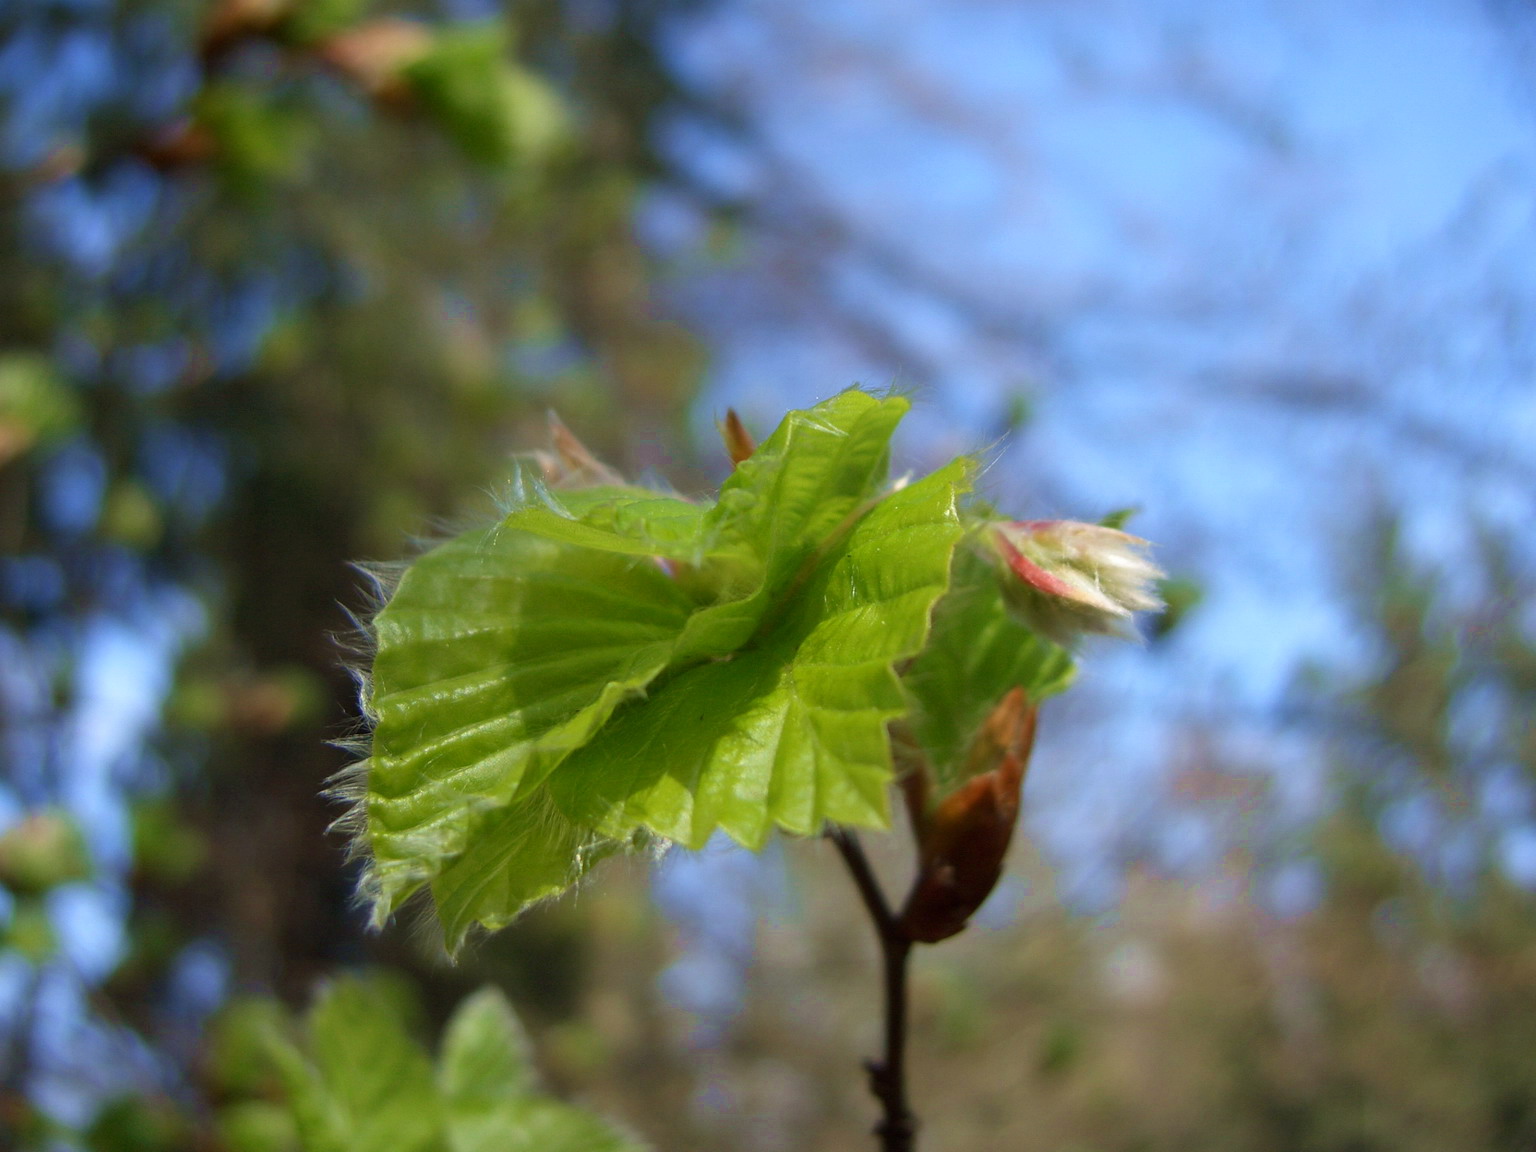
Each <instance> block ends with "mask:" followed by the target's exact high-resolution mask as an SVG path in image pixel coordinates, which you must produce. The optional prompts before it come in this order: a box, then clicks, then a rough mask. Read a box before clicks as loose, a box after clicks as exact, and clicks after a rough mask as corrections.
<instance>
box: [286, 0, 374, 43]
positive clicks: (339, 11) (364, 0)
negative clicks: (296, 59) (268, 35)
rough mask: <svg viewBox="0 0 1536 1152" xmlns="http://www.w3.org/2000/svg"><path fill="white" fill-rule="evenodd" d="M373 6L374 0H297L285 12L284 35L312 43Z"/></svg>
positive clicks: (344, 26)
mask: <svg viewBox="0 0 1536 1152" xmlns="http://www.w3.org/2000/svg"><path fill="white" fill-rule="evenodd" d="M372 5H373V0H296V2H295V3H292V4H290V5H289V6H288V10H287V11H286V12H285V13H284V16H283V21H282V33H283V37H284V38H285V39H287V40H291V41H293V42H295V43H298V44H313V43H314V42H315V41H317V40H324V39H325V38H326V37H327V36H332V35H334V34H336V33H337V32H340V31H341V30H342V29H343V28H346V27H347V26H348V25H350V24H353V23H355V22H356V21H358V20H359V19H361V18H362V17H363V16H364V15H366V14H367V12H368V9H369V8H370V7H372Z"/></svg>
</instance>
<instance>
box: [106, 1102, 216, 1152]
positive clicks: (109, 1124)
mask: <svg viewBox="0 0 1536 1152" xmlns="http://www.w3.org/2000/svg"><path fill="white" fill-rule="evenodd" d="M191 1136H192V1132H191V1125H190V1124H189V1123H188V1122H187V1120H186V1118H185V1117H183V1116H182V1115H181V1114H180V1113H179V1112H177V1111H176V1110H175V1108H174V1107H173V1106H172V1105H171V1103H170V1102H169V1101H168V1100H154V1099H146V1098H144V1097H138V1096H124V1097H119V1098H117V1099H115V1100H109V1101H108V1102H107V1103H106V1104H104V1105H102V1107H101V1108H100V1110H99V1111H97V1113H96V1117H95V1119H94V1120H92V1121H91V1124H90V1127H89V1128H87V1129H86V1133H85V1142H86V1147H87V1148H89V1149H90V1152H179V1150H180V1149H183V1148H187V1147H189V1146H190V1143H191Z"/></svg>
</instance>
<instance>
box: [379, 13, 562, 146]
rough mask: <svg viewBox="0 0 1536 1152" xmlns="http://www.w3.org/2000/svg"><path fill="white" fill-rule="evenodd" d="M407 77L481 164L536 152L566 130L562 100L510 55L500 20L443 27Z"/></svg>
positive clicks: (426, 104) (407, 69) (449, 131)
mask: <svg viewBox="0 0 1536 1152" xmlns="http://www.w3.org/2000/svg"><path fill="white" fill-rule="evenodd" d="M402 75H403V77H404V79H405V80H406V82H407V83H408V84H409V85H410V86H411V89H412V91H413V92H414V93H415V94H416V97H417V99H419V100H420V101H421V103H422V105H423V106H424V107H425V108H426V110H427V112H428V113H429V114H430V115H432V116H433V117H435V118H436V120H437V121H438V123H440V124H441V125H442V128H443V130H444V131H445V132H446V133H447V134H448V136H449V137H451V138H452V139H453V141H454V142H455V143H456V144H458V146H459V147H460V148H461V149H463V151H464V153H465V155H467V156H469V157H470V158H471V159H473V160H477V161H479V162H480V163H482V164H488V165H504V164H507V163H509V162H511V161H513V160H521V159H526V158H531V157H536V156H537V155H539V154H540V153H542V152H543V151H545V150H546V149H547V148H548V147H549V146H550V145H551V144H553V143H554V142H555V141H556V140H557V139H558V138H559V137H560V135H561V134H562V132H563V131H564V125H565V116H564V112H563V110H562V109H561V106H560V102H559V100H558V98H557V97H556V96H555V94H554V93H553V92H552V91H551V90H550V89H549V88H548V86H547V85H545V84H544V83H543V82H542V81H541V80H539V79H538V77H536V76H534V75H533V74H532V73H530V72H527V71H525V70H524V69H522V68H520V67H518V66H517V65H516V64H514V63H512V62H511V61H510V60H509V58H508V44H507V35H506V29H505V27H504V26H503V25H501V24H499V23H487V24H482V25H478V26H474V27H457V28H448V29H444V30H442V31H440V32H438V33H437V35H436V36H435V37H434V39H433V43H432V47H431V49H430V50H429V51H428V52H427V53H426V54H425V55H424V56H422V57H421V58H420V59H419V60H415V61H413V62H412V63H410V64H409V65H407V66H406V67H405V69H404V70H403V72H402Z"/></svg>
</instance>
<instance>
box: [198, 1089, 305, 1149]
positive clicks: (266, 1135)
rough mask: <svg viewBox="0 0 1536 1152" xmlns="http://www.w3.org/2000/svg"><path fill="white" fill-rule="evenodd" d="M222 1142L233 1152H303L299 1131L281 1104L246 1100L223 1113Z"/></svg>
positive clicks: (221, 1123) (220, 1135) (220, 1127)
mask: <svg viewBox="0 0 1536 1152" xmlns="http://www.w3.org/2000/svg"><path fill="white" fill-rule="evenodd" d="M218 1132H219V1138H220V1139H221V1140H222V1141H223V1142H224V1145H225V1146H226V1147H227V1148H228V1149H229V1150H230V1152H300V1147H301V1146H300V1144H299V1130H298V1127H297V1126H296V1125H295V1124H294V1122H293V1116H292V1115H291V1114H290V1113H289V1111H288V1109H286V1108H284V1107H283V1106H282V1105H281V1104H273V1103H270V1102H269V1101H266V1100H246V1101H242V1102H241V1103H239V1104H232V1105H230V1106H229V1107H227V1108H223V1109H221V1110H220V1111H219V1117H218Z"/></svg>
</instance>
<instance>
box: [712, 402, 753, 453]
mask: <svg viewBox="0 0 1536 1152" xmlns="http://www.w3.org/2000/svg"><path fill="white" fill-rule="evenodd" d="M720 439H722V440H724V441H725V453H726V455H727V456H729V457H730V458H731V463H732V464H740V463H741V462H742V461H743V460H747V459H750V458H751V456H752V453H754V452H756V451H757V442H756V441H755V440H753V439H752V433H750V432H748V431H747V426H746V425H745V424H743V423H742V422H741V417H740V416H738V415H736V409H734V408H727V409H726V410H725V419H724V420H722V421H721V422H720Z"/></svg>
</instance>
